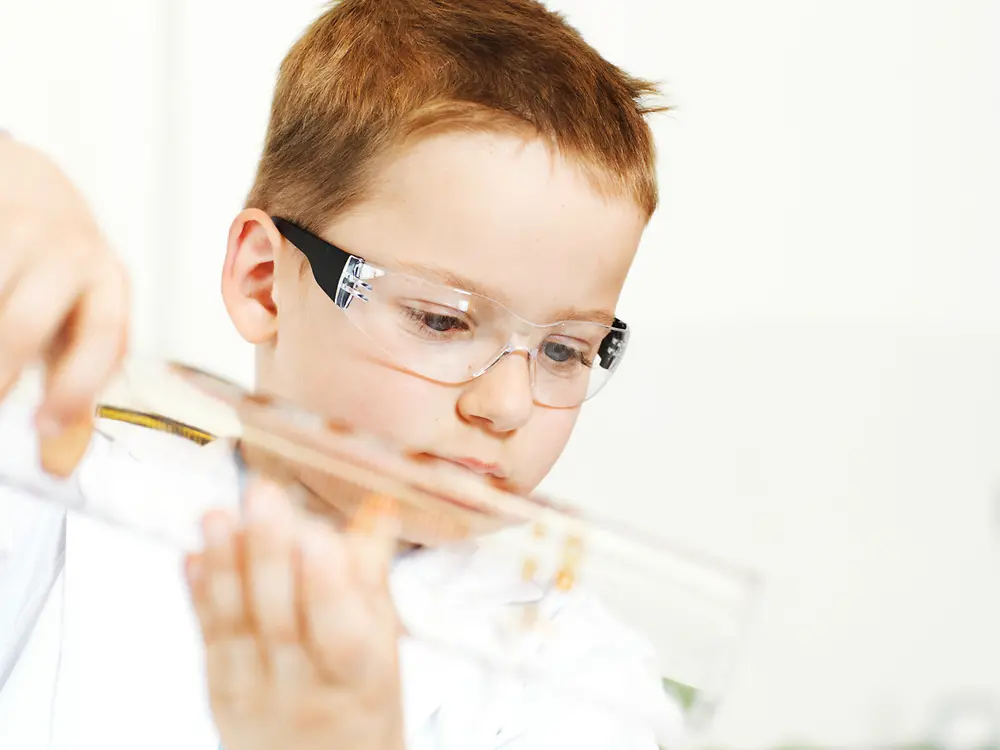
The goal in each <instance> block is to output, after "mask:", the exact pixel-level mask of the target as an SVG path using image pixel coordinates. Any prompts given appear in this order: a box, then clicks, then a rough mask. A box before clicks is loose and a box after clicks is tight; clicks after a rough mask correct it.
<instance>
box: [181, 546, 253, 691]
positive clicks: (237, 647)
mask: <svg viewBox="0 0 1000 750" xmlns="http://www.w3.org/2000/svg"><path fill="white" fill-rule="evenodd" d="M184 572H185V577H186V578H187V583H188V589H189V591H190V593H191V603H192V605H193V606H194V610H195V613H196V614H197V616H198V622H199V623H200V624H201V628H202V633H203V634H204V633H205V632H207V631H208V630H209V629H210V628H212V627H214V625H213V623H214V622H215V604H214V602H213V601H212V596H211V593H210V586H209V583H208V581H207V579H206V572H205V559H204V555H202V554H193V555H188V557H187V559H186V560H185V561H184ZM205 668H206V672H207V673H208V680H209V684H210V686H211V692H212V697H213V699H215V700H220V699H221V700H225V701H227V702H233V701H238V700H239V699H240V698H242V696H244V695H245V694H246V693H248V692H252V691H253V689H254V686H256V685H259V684H260V678H261V677H262V674H261V664H260V648H259V645H258V643H257V640H256V638H255V637H254V636H253V634H251V633H249V632H245V633H242V634H238V633H229V634H227V635H225V636H223V637H221V638H213V639H211V640H209V639H207V638H206V643H205Z"/></svg>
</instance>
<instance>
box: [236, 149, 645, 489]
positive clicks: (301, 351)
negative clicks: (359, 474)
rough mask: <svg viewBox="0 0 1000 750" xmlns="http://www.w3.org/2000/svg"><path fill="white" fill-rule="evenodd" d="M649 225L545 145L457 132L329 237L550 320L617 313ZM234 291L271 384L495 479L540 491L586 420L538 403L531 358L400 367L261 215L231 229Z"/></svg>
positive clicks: (382, 185)
mask: <svg viewBox="0 0 1000 750" xmlns="http://www.w3.org/2000/svg"><path fill="white" fill-rule="evenodd" d="M644 226H645V216H644V215H643V213H642V211H641V210H640V209H639V207H638V206H637V205H636V203H635V202H634V201H632V200H631V199H629V198H627V197H621V198H609V197H606V196H602V195H600V194H599V193H598V192H597V191H596V190H595V189H594V188H593V187H592V186H591V183H590V182H589V181H588V179H587V178H586V176H585V175H584V174H583V173H582V171H580V170H579V169H578V168H577V167H576V165H575V164H573V163H569V162H566V161H564V160H562V159H561V158H560V157H558V156H554V155H553V154H552V153H551V152H550V150H548V149H547V148H546V147H545V146H544V145H543V144H542V143H541V142H539V141H535V140H531V141H525V140H523V139H520V138H516V137H514V136H512V135H502V134H472V133H453V134H446V135H440V136H435V137H432V138H429V139H425V140H422V141H420V142H418V143H417V144H416V145H414V146H412V147H410V148H408V149H407V150H405V151H404V152H402V153H401V154H400V155H398V156H397V157H395V158H394V159H393V160H392V161H391V162H390V163H389V164H388V165H387V166H386V167H385V168H384V170H383V171H382V173H381V174H380V176H379V180H378V183H377V189H376V190H375V192H374V193H373V196H372V198H371V199H369V200H367V201H365V202H363V203H361V204H359V205H357V206H356V207H355V208H354V209H353V210H351V211H350V212H348V213H347V214H344V215H342V216H341V217H340V218H338V219H337V220H336V221H334V222H332V223H331V224H330V225H329V226H327V227H325V229H324V231H322V232H321V233H320V234H321V235H322V237H323V239H325V240H327V241H329V242H331V243H333V244H335V245H337V246H338V247H340V248H343V249H344V250H346V251H347V252H349V253H351V254H354V255H357V256H360V257H362V258H364V259H365V260H366V261H368V262H369V263H371V264H373V265H375V266H379V267H382V268H385V269H390V270H391V269H399V268H406V269H407V272H408V273H420V272H421V271H419V270H418V271H414V270H413V269H414V268H415V267H416V268H418V269H420V268H427V269H437V270H439V271H444V272H447V273H448V274H449V275H451V276H452V277H455V278H458V279H463V280H467V281H466V282H465V283H466V284H467V285H469V286H473V287H474V288H472V289H468V290H467V291H476V292H481V293H482V294H485V295H486V296H488V297H490V298H492V299H494V300H497V301H499V302H501V303H502V304H504V305H505V306H506V307H507V308H509V309H510V310H511V311H513V312H514V313H516V314H517V315H518V316H520V317H521V318H523V319H525V320H528V321H531V322H533V323H551V322H555V321H557V320H559V318H558V317H556V316H558V315H561V314H563V312H564V311H565V310H566V309H567V308H576V309H579V310H588V311H590V310H595V311H603V312H604V313H606V314H608V315H613V314H614V311H615V307H616V304H617V302H618V297H619V294H620V293H621V289H622V285H623V284H624V281H625V276H626V274H627V272H628V269H629V266H630V265H631V263H632V259H633V256H634V254H635V251H636V248H637V246H638V244H639V239H640V236H641V234H642V231H643V228H644ZM303 269H304V270H303ZM434 280H437V278H435V279H434ZM223 294H224V297H225V300H226V304H227V307H228V309H229V311H230V314H231V315H232V317H233V320H234V322H235V323H236V326H237V328H238V329H239V330H240V332H241V334H242V335H243V336H244V338H246V339H247V340H249V341H251V342H252V343H255V344H257V345H258V385H259V387H261V388H262V389H264V390H267V391H270V392H273V393H277V394H280V395H282V396H284V397H287V398H290V399H292V400H293V401H295V402H296V403H299V404H301V405H303V406H305V407H308V408H312V409H315V410H317V411H320V412H323V413H326V414H329V415H330V416H334V417H339V418H343V419H345V420H347V421H349V422H350V423H352V424H354V425H355V426H357V427H358V428H359V429H363V430H369V431H373V432H376V433H378V434H381V435H384V436H387V437H389V438H391V439H393V440H396V441H398V442H401V443H402V444H404V445H406V446H407V447H409V448H411V449H417V450H420V451H424V452H426V453H427V454H430V455H432V456H436V457H438V458H441V459H444V460H447V461H454V462H459V463H462V464H464V465H466V468H471V469H472V470H473V471H477V472H479V473H482V474H484V475H486V476H488V477H492V478H493V479H497V478H499V479H502V480H503V481H504V482H506V483H510V484H512V485H515V486H517V487H519V488H521V489H530V488H534V487H535V486H536V485H537V484H538V483H539V482H540V481H541V480H542V478H543V477H544V476H545V474H546V473H547V472H548V471H549V469H550V468H551V467H552V465H553V463H554V462H555V461H556V459H557V458H558V457H559V455H560V453H561V452H562V450H563V448H564V447H565V445H566V442H567V440H568V439H569V436H570V433H571V431H572V429H573V426H574V424H575V422H576V418H577V415H578V413H579V407H576V408H551V407H546V406H541V405H539V404H537V403H535V402H534V401H533V398H532V387H531V381H530V377H529V368H528V360H527V357H526V355H525V354H524V353H514V354H511V355H508V356H507V357H505V358H504V359H502V360H501V361H500V362H499V363H498V364H496V365H495V366H494V367H493V368H492V369H490V370H488V371H487V372H486V373H485V374H483V375H482V376H480V377H478V378H476V379H474V380H472V381H470V382H467V383H464V384H461V385H453V384H443V383H440V382H434V381H432V380H429V379H427V378H423V377H420V376H417V375H414V374H412V373H410V372H407V371H404V370H402V369H401V368H399V367H397V366H395V365H394V364H392V362H391V361H390V359H389V358H388V356H387V355H386V354H384V353H383V351H382V350H380V349H379V348H378V347H377V346H375V345H374V344H373V343H372V340H371V339H369V338H368V337H367V336H366V335H365V334H364V333H362V332H361V331H360V330H359V329H358V328H356V327H355V326H354V325H353V324H352V322H351V321H350V320H349V319H348V317H347V315H346V314H345V313H344V312H343V311H342V310H340V309H339V308H338V307H337V306H336V305H335V304H334V303H333V302H332V301H331V300H330V298H329V297H328V296H327V295H326V294H325V293H324V292H323V291H322V290H321V289H320V287H319V286H318V285H317V283H316V281H315V280H314V278H313V276H312V273H310V272H309V269H308V265H307V264H306V260H305V258H304V257H303V256H302V255H301V253H300V252H299V251H298V250H297V249H296V248H295V247H293V246H292V245H291V244H289V243H288V242H287V241H284V240H283V239H282V237H281V236H280V235H279V234H278V233H277V231H276V230H275V228H274V226H273V224H271V223H270V222H269V221H268V220H267V217H266V216H264V215H263V214H262V213H261V212H259V211H255V210H248V211H244V212H243V213H242V214H241V215H240V216H239V217H238V218H237V220H236V222H235V223H234V225H233V229H232V232H231V234H230V242H229V253H228V256H227V263H226V269H225V272H224V280H223ZM598 398H600V396H598Z"/></svg>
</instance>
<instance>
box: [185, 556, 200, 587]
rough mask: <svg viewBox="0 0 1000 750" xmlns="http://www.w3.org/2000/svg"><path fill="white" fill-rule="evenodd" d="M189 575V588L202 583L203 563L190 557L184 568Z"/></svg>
mask: <svg viewBox="0 0 1000 750" xmlns="http://www.w3.org/2000/svg"><path fill="white" fill-rule="evenodd" d="M184 568H185V572H186V573H187V580H188V586H191V587H192V588H193V587H195V586H197V585H198V584H199V583H201V576H202V572H203V571H202V563H201V560H199V559H198V558H197V557H190V558H188V560H187V564H186V565H185V566H184Z"/></svg>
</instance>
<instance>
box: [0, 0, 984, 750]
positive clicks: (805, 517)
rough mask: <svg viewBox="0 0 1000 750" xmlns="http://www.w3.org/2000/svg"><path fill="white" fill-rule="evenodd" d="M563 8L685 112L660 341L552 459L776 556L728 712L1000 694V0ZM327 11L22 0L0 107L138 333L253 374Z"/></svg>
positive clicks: (658, 514) (619, 511) (797, 718)
mask: <svg viewBox="0 0 1000 750" xmlns="http://www.w3.org/2000/svg"><path fill="white" fill-rule="evenodd" d="M548 4H549V5H550V6H551V7H553V8H557V9H559V10H562V11H565V13H566V14H567V15H568V17H569V19H570V20H571V21H572V22H573V23H574V24H575V25H577V27H578V28H580V29H581V31H582V32H583V33H584V35H585V36H586V37H587V38H588V39H589V40H590V41H591V42H592V43H593V44H594V45H595V46H596V47H597V48H598V49H599V50H601V51H602V52H603V53H604V54H605V55H606V56H607V57H609V58H610V59H611V60H612V61H614V62H615V63H617V64H619V65H621V66H623V67H625V68H626V69H628V70H630V71H632V72H634V73H637V74H639V75H642V76H644V77H649V78H653V79H657V80H659V81H661V82H662V83H663V87H664V91H665V93H666V95H667V98H668V100H669V101H670V103H671V104H672V105H673V107H674V110H673V111H672V112H671V113H669V114H666V115H661V116H659V117H658V118H657V119H656V120H655V122H654V127H655V130H656V134H657V138H658V142H659V148H660V169H661V171H660V177H661V181H662V195H663V200H662V208H661V209H660V211H659V212H658V214H657V215H656V217H655V218H654V219H653V221H652V224H651V225H650V228H649V231H648V233H647V235H646V237H645V240H644V243H643V247H642V250H641V252H640V256H639V260H638V262H637V265H636V267H635V270H634V273H633V274H632V276H631V278H630V281H629V283H628V286H627V288H626V292H625V295H624V299H623V304H622V308H621V310H622V317H623V318H625V319H626V320H628V321H629V322H630V324H631V325H632V326H633V328H634V331H635V336H634V338H633V342H634V344H633V348H632V349H631V351H630V356H629V357H628V358H627V359H626V363H625V364H624V365H623V368H622V370H621V372H620V373H619V375H618V376H616V380H615V381H614V382H613V384H612V385H611V386H609V388H608V390H607V391H605V393H603V394H602V396H601V398H599V399H597V400H595V401H594V402H593V403H592V404H590V405H588V407H587V408H585V410H584V417H583V419H582V423H581V427H580V429H579V431H578V433H577V434H576V436H575V437H574V440H573V442H572V444H571V446H570V448H569V450H568V452H567V454H566V456H565V458H564V460H563V462H562V463H561V464H560V465H559V467H558V468H557V469H556V471H555V472H554V473H553V475H552V476H551V477H550V479H549V480H548V481H547V484H546V487H547V488H548V489H549V490H551V491H552V492H553V493H555V494H557V495H559V496H561V497H564V498H568V499H570V500H573V501H576V502H578V503H580V504H582V505H584V506H585V507H588V508H592V509H597V510H599V511H600V512H601V513H602V514H604V515H609V516H614V517H616V518H620V519H623V520H625V521H627V522H629V523H632V524H634V525H641V527H642V528H644V529H646V530H647V531H649V532H651V533H654V534H657V535H660V536H662V537H663V538H665V539H676V540H680V541H682V542H684V543H685V544H688V545H692V546H695V547H697V548H700V549H703V550H706V551H710V552H713V553H716V554H719V555H721V556H723V557H725V558H727V559H729V560H732V561H734V562H736V563H740V564H745V565H748V566H751V567H755V568H757V569H759V570H760V571H761V572H762V573H763V574H764V575H765V577H766V580H767V590H766V595H765V599H764V602H763V603H762V607H761V609H760V612H759V615H758V617H757V619H756V621H755V624H754V628H753V633H752V637H751V639H750V643H749V647H748V650H747V653H746V654H745V656H744V657H743V658H742V659H741V661H740V663H739V665H738V669H737V673H736V676H735V683H734V686H733V690H732V693H731V695H730V696H729V697H728V700H727V701H726V703H725V704H724V705H723V707H722V710H721V712H720V714H719V717H718V719H719V723H718V727H717V734H718V737H719V739H720V740H723V741H729V742H733V743H734V744H739V745H746V744H749V743H756V742H765V741H772V740H779V739H780V740H795V739H809V738H816V737H822V738H824V739H827V740H828V741H836V742H849V741H851V739H852V738H859V737H862V736H869V737H870V736H872V734H873V733H874V734H875V735H876V736H879V735H882V734H884V735H885V736H890V735H898V734H906V733H910V732H919V731H921V730H922V729H923V728H924V727H925V725H926V723H927V721H928V720H929V718H930V717H931V715H932V713H933V709H934V707H935V706H937V705H939V703H940V702H941V701H943V700H946V699H952V698H960V697H961V696H972V695H977V694H980V693H988V692H993V693H995V694H996V693H1000V636H998V634H1000V221H998V218H1000V212H998V210H997V206H998V204H1000V177H998V175H1000V140H998V138H997V134H998V133H1000V2H989V1H987V0H963V1H962V2H956V1H954V0H839V1H838V2H831V1H830V0H755V2H752V3H748V2H742V1H741V0H727V1H723V0H685V1H683V2H681V1H679V0H616V2H613V3H612V2H608V1H607V0H550V1H549V2H548ZM320 9H321V4H320V3H318V2H316V0H281V2H278V1H277V0H269V1H268V0H240V1H239V2H237V1H236V0H210V1H209V2H205V0H200V1H198V2H195V0H158V1H155V0H144V1H143V2H135V1H134V0H87V1H81V0H73V1H71V0H33V2H31V3H25V2H16V0H0V125H2V126H3V127H5V128H7V129H9V130H11V131H12V132H14V133H15V134H17V135H18V137H20V138H21V139H23V140H25V141H28V142H31V143H33V144H35V145H37V146H39V147H41V148H43V149H45V150H46V151H48V152H49V153H51V154H52V155H53V156H54V157H55V158H56V159H57V160H58V161H59V162H60V163H61V164H62V165H63V167H64V168H65V169H66V170H67V171H68V172H69V174H70V175H71V176H72V177H73V178H74V179H75V180H76V181H77V182H78V184H79V185H81V186H82V188H83V189H84V191H85V192H86V194H87V195H88V197H89V198H90V200H91V202H92V205H93V207H94V209H95V211H96V212H97V214H98V216H99V217H100V219H101V221H102V222H103V225H104V227H105V228H106V231H107V234H108V236H109V237H110V239H111V241H112V242H113V244H114V245H115V247H116V248H117V249H118V250H119V252H120V253H121V255H122V256H123V257H124V258H125V259H126V261H127V262H128V264H129V267H130V269H131V272H132V279H133V283H134V308H135V309H134V349H136V350H138V351H142V352H152V353H157V354H160V355H164V356H171V357H178V358H182V359H185V360H188V361H191V362H194V363H196V364H199V365H201V366H204V367H207V368H210V369H212V370H215V371H218V372H220V373H221V374H225V375H228V376H230V377H235V378H236V379H238V380H241V381H243V382H246V383H250V382H251V381H252V355H251V351H250V349H249V348H248V347H247V346H246V345H245V344H244V343H243V342H242V341H240V340H239V339H238V338H237V337H236V335H235V333H234V332H233V331H232V330H231V328H230V324H229V321H228V319H227V317H226V314H225V310H224V308H223V306H222V303H221V299H220V296H219V293H218V285H219V281H218V278H219V272H220V269H221V264H222V260H223V256H224V252H225V243H226V233H227V230H228V227H229V222H230V221H231V219H232V218H233V216H234V215H235V214H236V213H237V212H238V211H239V209H240V208H241V204H242V200H243V198H244V196H245V194H246V192H247V190H248V188H249V186H250V182H251V179H252V175H253V171H254V168H255V161H256V158H257V156H258V155H259V152H260V148H261V145H262V138H263V134H264V129H265V126H266V120H267V114H268V107H269V103H270V93H271V86H272V83H273V80H274V76H275V72H276V68H277V65H278V63H279V61H280V59H281V57H282V55H283V54H284V52H285V51H286V50H287V48H288V47H289V45H290V44H291V42H292V41H293V40H294V39H295V38H296V37H297V35H298V34H299V33H300V32H301V30H302V29H303V28H304V27H305V26H306V25H307V24H308V23H309V22H310V21H311V19H312V18H313V17H314V16H315V15H316V14H317V13H318V12H319V11H320ZM655 594H656V592H655V591H654V590H650V591H646V592H643V594H642V595H640V596H638V597H637V605H641V604H642V599H643V598H644V597H648V598H650V599H652V598H653V597H655Z"/></svg>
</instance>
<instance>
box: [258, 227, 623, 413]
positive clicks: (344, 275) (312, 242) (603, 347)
mask: <svg viewBox="0 0 1000 750" xmlns="http://www.w3.org/2000/svg"><path fill="white" fill-rule="evenodd" d="M271 221H272V222H274V226H275V227H276V228H277V230H278V232H279V233H280V234H281V236H282V237H284V238H285V239H286V240H288V241H289V242H290V243H291V244H292V245H293V246H295V247H296V248H297V249H298V250H299V251H300V252H301V253H302V254H303V255H304V256H305V257H306V260H307V261H309V266H310V268H311V269H312V274H313V278H314V279H315V280H316V283H317V284H318V285H319V287H320V289H322V290H323V293H324V294H326V296H327V297H329V298H330V299H331V300H332V301H333V303H334V304H335V305H336V306H337V307H339V308H340V309H341V310H344V311H346V310H347V309H348V308H349V307H350V306H351V303H352V302H353V301H354V300H355V299H358V300H361V301H362V302H368V301H369V300H368V297H366V296H365V293H366V292H370V291H372V287H371V285H370V284H368V282H369V281H371V280H372V279H377V278H379V277H380V276H384V275H385V274H387V273H389V271H386V270H385V269H383V268H379V267H378V266H375V265H372V264H371V263H369V262H368V261H366V260H365V259H364V258H362V257H360V256H358V255H354V254H353V253H349V252H347V251H346V250H343V249H342V248H339V247H337V246H336V245H334V244H332V243H330V242H327V241H326V240H324V239H323V238H322V237H317V236H316V235H315V234H313V233H312V232H310V231H308V230H306V229H303V228H302V227H300V226H299V225H298V224H295V223H293V222H291V221H289V220H288V219H283V218H281V217H280V216H272V217H271ZM456 291H462V293H464V294H468V293H469V292H465V291H464V290H456ZM491 301H493V300H491ZM497 304H499V303H497ZM628 339H629V329H628V325H626V323H625V322H624V321H623V320H621V319H619V318H617V317H616V318H615V320H614V323H613V324H612V325H611V327H610V328H609V330H608V334H607V335H606V336H605V337H604V339H602V341H601V344H600V346H599V347H598V357H599V360H600V361H599V364H598V366H599V367H601V368H602V369H604V370H608V371H609V374H610V372H613V371H614V370H616V369H617V368H618V365H619V364H620V363H621V360H622V358H623V357H624V355H625V348H626V344H627V343H628ZM502 358H503V352H502V353H501V354H500V356H499V357H497V358H495V359H493V360H492V361H491V362H490V363H489V364H488V365H486V366H485V367H483V368H482V369H480V370H479V371H477V372H476V373H475V374H474V375H473V376H472V377H470V378H469V381H472V380H475V379H476V378H477V377H479V376H480V375H482V374H484V373H485V372H487V371H488V370H489V369H490V368H491V367H493V365H495V364H496V363H497V362H498V361H500V359H502ZM602 388H603V386H602ZM600 390H601V389H598V391H596V392H595V393H593V394H591V395H590V396H588V397H587V399H584V401H586V400H588V399H589V398H593V396H595V395H597V393H598V392H600Z"/></svg>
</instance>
